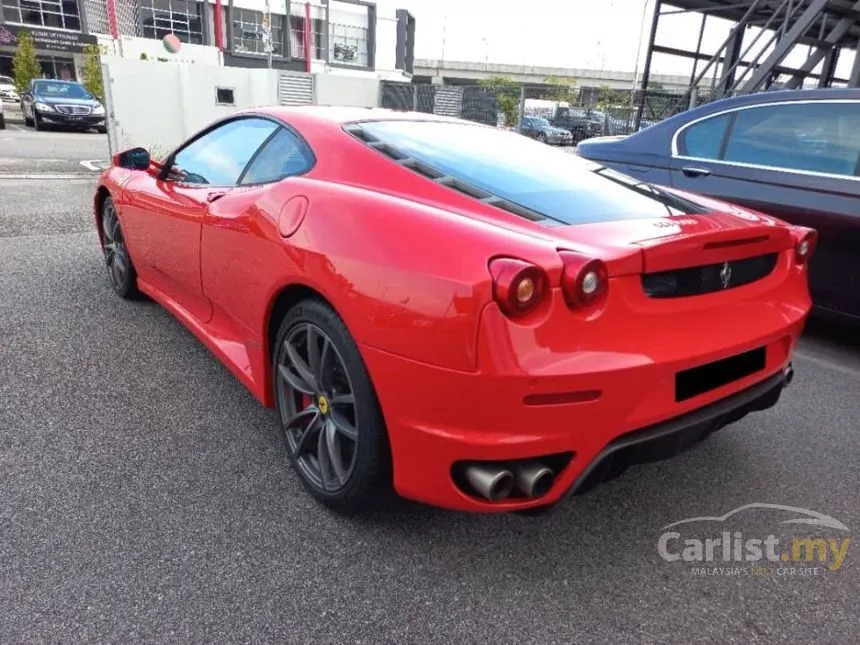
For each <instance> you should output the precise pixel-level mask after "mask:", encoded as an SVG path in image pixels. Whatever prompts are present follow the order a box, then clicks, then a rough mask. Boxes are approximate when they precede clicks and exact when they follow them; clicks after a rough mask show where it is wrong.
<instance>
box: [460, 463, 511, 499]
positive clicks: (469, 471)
mask: <svg viewBox="0 0 860 645" xmlns="http://www.w3.org/2000/svg"><path fill="white" fill-rule="evenodd" d="M466 480H467V481H468V482H469V483H470V484H471V485H472V488H474V489H475V490H476V491H478V493H479V494H480V495H481V497H483V498H484V499H488V500H490V501H491V502H500V501H502V500H503V499H505V498H506V497H507V496H508V495H510V494H511V492H512V491H513V490H514V474H513V473H512V472H511V471H510V470H507V469H505V468H499V467H495V466H486V465H480V466H478V465H472V466H469V467H468V468H466Z"/></svg>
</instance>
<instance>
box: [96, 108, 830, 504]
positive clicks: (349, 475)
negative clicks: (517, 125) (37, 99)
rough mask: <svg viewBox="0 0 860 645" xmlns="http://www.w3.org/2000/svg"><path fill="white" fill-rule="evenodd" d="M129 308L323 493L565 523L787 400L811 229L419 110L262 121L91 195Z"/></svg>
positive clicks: (138, 158) (238, 121) (139, 163)
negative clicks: (584, 499) (548, 510)
mask: <svg viewBox="0 0 860 645" xmlns="http://www.w3.org/2000/svg"><path fill="white" fill-rule="evenodd" d="M94 208H95V218H96V224H97V228H98V231H99V237H100V243H101V248H102V250H103V252H104V257H105V260H106V264H107V268H108V275H109V277H110V281H111V284H112V285H113V288H114V290H115V291H116V293H117V294H118V295H119V296H121V297H123V298H133V297H136V296H138V295H140V294H141V293H143V294H146V295H148V296H149V297H151V298H152V299H153V300H155V301H156V302H158V303H160V304H161V305H162V306H163V307H165V308H166V309H167V310H168V311H170V312H171V313H172V314H173V315H175V316H176V317H177V318H178V319H179V320H180V321H182V323H183V324H184V325H185V326H187V327H188V328H189V329H190V330H191V331H192V332H193V333H194V334H195V335H196V336H197V338H199V339H200V341H201V342H203V343H204V344H205V345H206V346H207V347H208V348H209V349H210V350H211V351H212V352H213V353H214V354H215V356H217V357H218V358H219V359H220V360H221V361H222V362H223V363H224V364H225V365H226V366H227V367H228V368H229V369H230V370H231V371H232V373H233V374H235V376H236V378H238V379H239V380H240V381H241V382H242V383H243V384H244V385H245V386H246V387H247V388H248V389H249V390H250V391H251V392H252V393H253V395H254V396H255V397H256V398H257V399H258V400H259V401H260V403H261V404H263V405H265V406H268V407H273V408H275V410H276V411H277V417H278V420H279V424H280V430H281V431H282V433H283V437H284V441H285V446H286V453H287V455H288V457H289V461H290V462H291V464H292V468H293V469H294V471H295V472H296V474H297V476H298V477H299V478H300V480H301V482H302V483H303V485H304V486H305V487H306V488H307V490H308V491H309V492H310V493H311V494H312V495H313V496H314V497H315V498H316V499H317V500H319V501H321V502H323V503H326V504H327V505H329V506H332V507H334V508H336V509H339V510H342V511H353V510H356V509H359V508H364V507H366V504H367V503H370V502H375V501H377V500H379V499H382V498H383V497H382V496H383V494H384V493H385V492H386V491H391V490H392V489H393V490H394V491H396V492H397V493H399V494H400V495H401V496H403V497H406V498H409V499H413V500H417V501H420V502H424V503H428V504H434V505H438V506H442V507H447V508H451V509H459V510H465V511H476V512H501V511H520V510H528V509H535V508H537V507H544V506H549V505H552V504H554V503H556V502H558V501H559V500H560V499H562V498H563V497H564V496H566V495H568V494H573V493H580V492H583V491H585V490H588V489H589V488H591V487H592V486H593V485H595V484H596V483H599V482H601V481H604V480H606V479H609V478H611V477H614V476H616V475H618V474H619V473H621V472H622V471H623V470H624V469H625V468H627V467H628V466H629V465H631V464H635V463H640V462H644V461H651V460H655V459H660V458H665V457H667V456H671V455H673V454H675V453H676V452H678V451H680V450H682V449H684V448H686V447H687V446H690V445H692V444H694V443H696V442H697V441H698V440H700V439H702V438H704V437H705V436H707V435H708V434H710V433H711V432H713V431H715V430H718V429H719V428H721V427H724V426H725V425H727V424H729V423H732V422H735V421H737V420H738V419H740V418H741V417H743V416H745V415H746V414H748V413H750V412H754V411H757V410H764V409H766V408H769V407H771V406H773V405H774V404H776V403H777V400H778V398H779V397H780V395H781V393H782V390H783V388H784V387H785V386H786V385H787V384H788V383H789V382H790V381H791V377H792V367H791V357H792V352H793V350H794V348H795V345H796V343H797V341H798V338H799V336H800V334H801V331H802V329H803V325H804V323H805V320H806V317H807V315H808V313H809V309H810V304H811V303H810V297H809V292H808V287H807V261H808V260H809V257H810V255H811V254H812V252H813V249H814V246H815V241H816V234H815V231H814V230H811V229H807V228H799V227H796V226H790V225H788V224H786V223H784V222H781V221H779V220H777V219H774V218H772V217H768V216H766V215H763V214H760V213H758V212H753V211H750V210H748V209H741V208H738V207H736V206H733V205H731V204H727V203H722V202H719V201H715V200H713V199H706V198H703V197H700V196H696V195H691V194H686V193H683V192H679V191H677V190H672V189H668V188H664V187H659V186H654V185H650V184H644V183H641V182H637V181H636V180H635V179H632V178H630V177H628V176H626V175H623V174H619V173H617V172H614V171H612V170H609V169H607V168H605V167H602V166H600V165H599V164H595V163H592V162H589V161H586V160H584V159H581V158H579V157H577V156H576V155H573V154H569V153H567V152H565V151H562V150H557V149H553V148H550V147H548V146H545V145H542V144H540V143H538V142H535V141H532V140H530V139H528V138H526V137H523V136H521V135H518V134H516V133H512V132H507V131H504V130H501V129H497V128H492V127H488V126H484V125H479V124H475V123H470V122H466V121H461V120H457V119H449V118H443V117H437V116H433V115H427V114H415V113H402V112H389V111H385V110H374V109H367V110H366V109H360V108H328V107H308V108H263V109H255V110H249V111H244V112H239V113H236V114H234V115H231V116H230V117H228V118H225V119H222V120H220V121H218V122H216V123H214V124H213V125H211V126H209V127H208V128H206V129H205V130H203V131H201V132H199V133H198V134H196V135H194V136H193V137H192V138H191V139H189V140H188V141H186V142H185V143H183V144H182V145H181V146H180V147H179V148H178V149H177V150H176V151H175V152H173V153H172V154H170V155H169V156H168V157H167V158H166V159H164V160H163V161H156V160H153V159H151V158H150V155H149V154H148V152H147V151H146V150H144V149H141V148H134V149H131V150H126V151H124V152H122V153H119V154H116V155H115V156H114V158H113V160H112V166H111V168H109V169H108V170H107V171H106V172H105V173H104V175H103V176H102V178H101V180H100V183H99V186H98V189H97V191H96V194H95V200H94Z"/></svg>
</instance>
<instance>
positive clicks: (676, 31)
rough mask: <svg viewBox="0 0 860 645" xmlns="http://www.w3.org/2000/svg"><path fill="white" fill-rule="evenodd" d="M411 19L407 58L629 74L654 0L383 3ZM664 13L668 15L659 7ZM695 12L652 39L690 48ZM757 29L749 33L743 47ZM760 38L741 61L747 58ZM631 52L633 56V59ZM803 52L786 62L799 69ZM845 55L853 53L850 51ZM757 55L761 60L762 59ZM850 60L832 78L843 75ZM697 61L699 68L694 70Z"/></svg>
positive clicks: (659, 61) (718, 28)
mask: <svg viewBox="0 0 860 645" xmlns="http://www.w3.org/2000/svg"><path fill="white" fill-rule="evenodd" d="M386 2H389V3H391V4H392V5H396V7H397V8H400V9H407V10H408V11H409V12H410V13H411V14H412V15H413V16H415V21H416V38H415V57H416V58H423V59H439V58H443V59H445V60H466V61H474V62H490V63H511V64H520V65H542V66H549V67H567V68H586V69H597V70H606V71H625V72H633V71H634V69H635V68H636V67H637V59H638V69H639V71H640V72H641V70H642V69H643V68H644V64H645V51H646V49H647V46H648V36H649V31H650V26H651V18H652V15H653V9H654V0H386ZM663 10H664V12H665V11H674V10H676V9H674V8H673V7H665V6H664V9H663ZM700 24H701V14H673V15H663V16H662V17H661V18H660V21H659V28H658V34H657V39H656V40H657V42H658V43H659V44H661V45H666V46H669V47H676V48H683V49H687V50H691V51H693V50H695V48H696V40H697V39H698V36H699V27H700ZM731 27H732V23H729V22H726V21H721V20H716V19H714V18H709V19H708V21H707V27H706V31H705V37H704V39H703V43H702V51H703V52H705V53H707V54H713V53H715V52H716V51H717V49H718V48H719V47H720V45H721V44H722V43H723V41H724V40H725V38H726V37H727V35H728V33H729V30H730V29H731ZM757 32H758V30H750V31H749V32H748V35H747V36H746V39H747V40H746V42H745V46H746V44H747V43H749V42H752V39H753V38H754V37H755V34H756V33H757ZM768 38H769V34H766V35H764V36H762V37H761V38H760V40H759V41H758V43H757V44H756V45H754V48H753V49H752V51H751V53H750V54H749V55H748V56H747V58H750V57H753V56H755V54H757V53H758V52H759V51H760V50H761V48H762V45H763V44H764V43H766V41H767V40H768ZM637 53H638V56H637ZM806 53H807V49H806V48H801V50H800V51H795V52H794V54H793V55H792V56H791V57H790V58H788V59H787V61H786V64H788V65H792V66H796V67H799V66H800V64H802V63H803V61H804V60H805V59H806ZM852 54H853V52H852ZM763 58H764V57H762V59H763ZM852 62H853V55H847V54H845V55H843V56H842V57H841V58H840V61H839V65H838V67H837V75H838V76H842V77H843V78H845V77H847V76H848V75H849V73H850V71H851V64H852ZM692 63H693V61H692V60H689V59H683V58H678V57H673V56H666V55H662V54H656V55H655V56H654V59H653V62H652V72H654V73H657V74H672V75H685V76H689V74H690V72H691V71H692ZM702 65H703V64H702V63H700V69H701V66H702Z"/></svg>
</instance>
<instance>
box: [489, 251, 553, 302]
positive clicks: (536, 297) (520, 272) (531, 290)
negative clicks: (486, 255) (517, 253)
mask: <svg viewBox="0 0 860 645" xmlns="http://www.w3.org/2000/svg"><path fill="white" fill-rule="evenodd" d="M490 274H491V275H492V277H493V299H494V300H495V301H496V303H497V304H498V305H499V307H500V308H501V310H502V311H503V312H504V313H505V314H506V315H508V316H521V315H523V314H526V313H528V312H529V311H531V310H532V309H534V308H535V307H536V306H537V305H539V304H540V302H541V301H542V300H543V297H544V294H545V293H546V290H547V285H548V282H549V281H548V279H547V276H546V272H544V270H543V269H541V268H540V267H538V266H536V265H534V264H531V263H529V262H524V261H523V260H515V259H513V258H497V259H495V260H493V261H492V262H490Z"/></svg>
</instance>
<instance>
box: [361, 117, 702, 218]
mask: <svg viewBox="0 0 860 645" xmlns="http://www.w3.org/2000/svg"><path fill="white" fill-rule="evenodd" d="M360 127H361V129H362V130H363V131H364V132H365V133H367V134H369V135H371V136H372V137H373V138H375V139H378V140H380V141H382V142H384V143H386V144H388V145H390V146H392V147H394V148H396V149H397V150H399V151H400V152H402V153H405V154H407V155H409V156H410V157H412V158H414V159H416V160H418V161H420V162H422V163H424V164H427V165H429V166H432V167H433V168H435V169H436V170H438V171H440V172H443V173H445V174H446V175H449V176H451V177H454V178H455V179H459V180H460V181H463V182H466V183H469V184H472V185H473V186H476V187H478V188H481V189H483V190H485V191H487V192H489V193H492V194H493V195H497V196H499V197H502V198H504V199H507V200H509V201H511V202H514V203H515V204H518V205H520V206H523V207H525V208H528V209H531V210H533V211H537V212H538V213H541V214H542V215H544V216H545V217H548V218H551V219H553V220H556V221H558V222H561V223H563V224H589V223H594V222H601V221H613V220H619V219H641V218H649V217H668V216H670V215H681V214H689V213H704V212H706V209H705V208H703V207H702V206H701V205H698V204H693V203H691V202H689V201H686V200H682V199H680V198H679V197H676V196H674V195H670V194H668V193H664V192H663V191H661V190H659V189H657V188H655V187H653V186H650V185H648V184H643V183H641V182H638V181H636V180H634V179H632V178H630V177H627V176H626V175H622V174H619V173H617V172H614V171H612V170H609V169H608V168H605V167H603V166H600V165H598V164H595V163H593V162H590V161H587V160H585V159H582V158H581V157H579V156H577V155H574V154H572V153H570V152H565V151H563V150H559V149H556V148H552V147H550V146H547V145H546V144H543V143H539V142H537V141H534V140H532V139H529V138H527V137H525V136H523V135H520V134H517V133H514V132H507V131H505V130H499V129H495V128H490V127H485V126H480V125H471V124H460V123H436V122H432V121H375V122H367V123H362V124H360Z"/></svg>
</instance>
